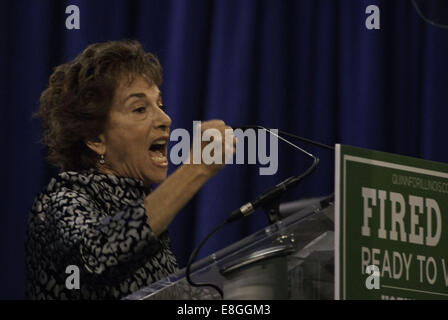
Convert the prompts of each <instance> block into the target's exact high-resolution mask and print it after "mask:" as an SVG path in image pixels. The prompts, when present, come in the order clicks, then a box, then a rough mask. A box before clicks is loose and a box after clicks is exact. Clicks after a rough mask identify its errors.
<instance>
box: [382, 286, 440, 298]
mask: <svg viewBox="0 0 448 320" xmlns="http://www.w3.org/2000/svg"><path fill="white" fill-rule="evenodd" d="M381 288H389V289H397V290H403V291H412V292H418V293H428V294H433V295H436V296H444V297H448V294H447V293H440V292H431V291H423V290H416V289H409V288H400V287H392V286H381Z"/></svg>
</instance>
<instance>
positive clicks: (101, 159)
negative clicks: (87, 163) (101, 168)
mask: <svg viewBox="0 0 448 320" xmlns="http://www.w3.org/2000/svg"><path fill="white" fill-rule="evenodd" d="M104 162H105V161H104V154H102V155H101V158H100V164H101V165H103V164H104Z"/></svg>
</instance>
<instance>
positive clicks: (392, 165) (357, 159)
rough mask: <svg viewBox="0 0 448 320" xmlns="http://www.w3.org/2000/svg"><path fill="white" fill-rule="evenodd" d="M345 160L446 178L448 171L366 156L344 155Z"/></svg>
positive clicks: (447, 177)
mask: <svg viewBox="0 0 448 320" xmlns="http://www.w3.org/2000/svg"><path fill="white" fill-rule="evenodd" d="M346 160H351V161H355V162H361V163H366V164H370V165H373V166H378V167H386V168H391V169H397V170H403V171H410V172H415V173H420V174H426V175H428V176H435V177H440V178H446V179H448V173H445V172H440V171H434V170H428V169H422V168H417V167H410V166H406V165H403V164H396V163H391V162H384V161H379V160H372V159H367V158H361V157H355V156H349V155H344V162H345V161H346ZM344 174H345V173H344ZM344 178H345V177H344Z"/></svg>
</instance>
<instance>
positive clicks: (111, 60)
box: [35, 41, 162, 171]
mask: <svg viewBox="0 0 448 320" xmlns="http://www.w3.org/2000/svg"><path fill="white" fill-rule="evenodd" d="M136 76H144V77H145V78H146V79H148V81H150V82H152V83H154V84H156V85H157V86H159V87H160V86H161V84H162V67H161V65H160V62H159V60H158V59H157V58H156V57H155V56H154V55H153V54H151V53H148V52H145V51H144V49H143V48H142V46H141V44H140V43H139V42H137V41H109V42H104V43H95V44H92V45H90V46H88V47H87V48H86V49H85V50H84V51H83V52H82V53H81V54H79V55H78V56H77V57H76V58H75V59H74V60H72V61H70V62H68V63H65V64H62V65H59V66H57V67H56V68H55V69H54V72H53V74H52V75H51V76H50V79H49V84H48V88H47V89H45V90H44V91H43V92H42V95H41V97H40V107H39V110H38V111H37V112H36V114H35V115H36V116H37V117H38V118H40V119H41V125H42V142H43V143H44V144H45V145H46V146H47V147H48V151H49V154H48V160H49V161H50V162H51V163H53V164H55V165H57V166H60V167H61V168H62V170H73V171H79V170H84V169H89V168H93V167H96V165H97V162H98V159H99V155H98V154H96V153H95V152H94V151H92V150H91V149H90V148H89V147H87V145H86V141H97V140H98V136H99V135H100V134H101V133H102V132H103V130H104V128H105V124H106V121H107V117H108V114H109V109H110V107H111V105H112V100H113V97H114V94H115V90H116V89H117V87H118V86H119V85H120V81H123V79H126V77H127V80H128V81H129V83H130V82H132V80H133V79H134V78H135V77H136Z"/></svg>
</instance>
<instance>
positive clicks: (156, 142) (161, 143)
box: [152, 140, 165, 145]
mask: <svg viewBox="0 0 448 320" xmlns="http://www.w3.org/2000/svg"><path fill="white" fill-rule="evenodd" d="M152 144H156V145H164V144H165V140H158V141H154V142H153V143H152Z"/></svg>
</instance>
